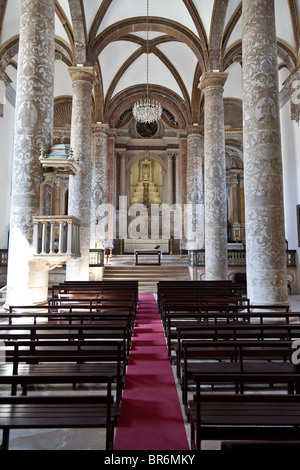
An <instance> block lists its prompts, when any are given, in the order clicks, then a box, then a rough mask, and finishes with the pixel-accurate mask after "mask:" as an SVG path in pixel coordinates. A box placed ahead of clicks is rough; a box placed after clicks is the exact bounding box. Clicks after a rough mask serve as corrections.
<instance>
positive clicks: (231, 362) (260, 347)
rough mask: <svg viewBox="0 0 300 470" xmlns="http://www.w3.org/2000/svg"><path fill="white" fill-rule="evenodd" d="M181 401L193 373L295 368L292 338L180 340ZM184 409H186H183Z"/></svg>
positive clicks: (185, 399) (185, 398) (289, 370)
mask: <svg viewBox="0 0 300 470" xmlns="http://www.w3.org/2000/svg"><path fill="white" fill-rule="evenodd" d="M182 347H183V363H182V373H181V375H182V382H181V388H182V401H183V404H184V405H185V406H186V405H187V402H188V387H189V385H191V384H192V383H193V376H194V375H195V374H203V373H206V374H212V375H214V374H218V373H223V374H224V375H225V374H230V373H240V374H241V375H242V374H244V373H250V372H252V373H261V374H265V375H266V376H267V375H269V374H270V373H273V374H275V373H276V374H286V373H296V372H298V367H297V366H296V365H295V364H293V363H292V361H291V359H292V353H293V349H292V341H272V340H259V341H258V340H230V341H226V340H224V341H183V343H182ZM186 411H187V410H186Z"/></svg>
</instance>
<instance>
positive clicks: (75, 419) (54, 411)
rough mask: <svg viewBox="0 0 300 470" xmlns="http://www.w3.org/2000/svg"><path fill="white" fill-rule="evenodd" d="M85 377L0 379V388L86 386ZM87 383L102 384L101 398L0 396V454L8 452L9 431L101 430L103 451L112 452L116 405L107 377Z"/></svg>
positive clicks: (94, 378)
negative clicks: (0, 438)
mask: <svg viewBox="0 0 300 470" xmlns="http://www.w3.org/2000/svg"><path fill="white" fill-rule="evenodd" d="M86 381H87V377H83V376H82V375H81V374H74V375H73V376H58V375H52V376H51V375H45V376H43V377H42V376H41V375H34V374H31V375H29V376H28V375H26V376H20V375H12V376H8V375H6V376H2V375H0V384H6V385H9V386H10V387H12V386H15V387H16V386H17V385H20V386H21V387H22V386H24V385H27V384H29V383H31V384H66V383H86ZM88 381H92V382H93V383H102V384H104V385H105V387H106V392H105V394H104V395H100V394H97V395H81V394H80V395H77V394H76V395H75V396H74V395H62V394H59V395H48V396H45V395H41V394H39V393H35V394H33V395H31V396H23V395H19V396H0V429H2V430H3V437H2V445H1V447H0V448H1V450H9V433H10V430H11V429H51V428H52V429H58V428H79V429H81V428H91V429H92V428H95V429H97V428H104V429H106V443H105V449H106V450H112V449H113V440H114V429H115V425H116V424H117V419H118V414H119V411H118V405H117V404H116V403H114V400H113V396H112V390H111V389H112V378H111V377H110V376H105V375H104V376H103V375H102V376H101V375H96V376H90V377H89V378H88Z"/></svg>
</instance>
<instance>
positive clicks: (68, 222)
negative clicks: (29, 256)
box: [33, 215, 80, 258]
mask: <svg viewBox="0 0 300 470" xmlns="http://www.w3.org/2000/svg"><path fill="white" fill-rule="evenodd" d="M33 247H34V249H35V252H36V255H35V256H40V257H49V256H52V257H55V256H56V257H62V258H64V257H66V258H76V257H78V256H80V221H79V220H78V219H77V218H76V217H73V216H71V215H64V216H54V215H50V216H37V217H34V220H33Z"/></svg>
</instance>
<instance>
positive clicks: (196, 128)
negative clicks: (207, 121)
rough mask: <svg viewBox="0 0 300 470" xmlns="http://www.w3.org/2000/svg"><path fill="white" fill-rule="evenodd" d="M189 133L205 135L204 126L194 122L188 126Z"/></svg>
mask: <svg viewBox="0 0 300 470" xmlns="http://www.w3.org/2000/svg"><path fill="white" fill-rule="evenodd" d="M186 131H187V135H188V136H189V135H192V134H201V135H203V133H204V126H201V125H200V124H194V125H193V126H188V127H187V128H186Z"/></svg>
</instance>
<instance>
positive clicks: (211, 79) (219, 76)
mask: <svg viewBox="0 0 300 470" xmlns="http://www.w3.org/2000/svg"><path fill="white" fill-rule="evenodd" d="M227 77H228V73H225V72H204V73H203V74H202V76H201V78H200V82H199V85H198V88H200V89H201V90H202V91H204V92H205V91H206V90H208V89H209V88H220V89H223V86H224V84H225V82H226V79H227Z"/></svg>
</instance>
